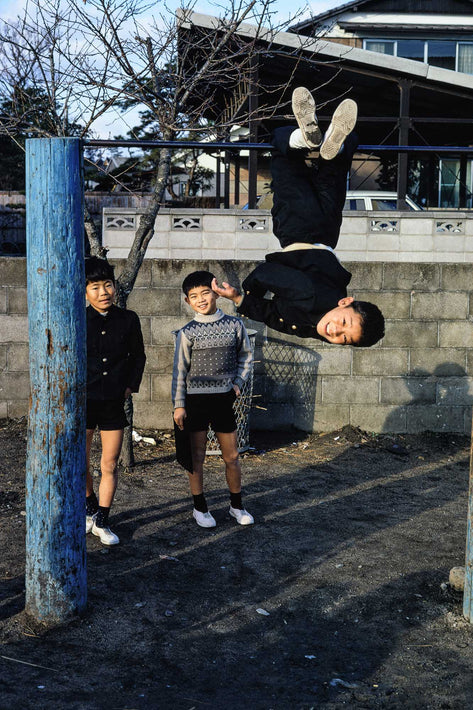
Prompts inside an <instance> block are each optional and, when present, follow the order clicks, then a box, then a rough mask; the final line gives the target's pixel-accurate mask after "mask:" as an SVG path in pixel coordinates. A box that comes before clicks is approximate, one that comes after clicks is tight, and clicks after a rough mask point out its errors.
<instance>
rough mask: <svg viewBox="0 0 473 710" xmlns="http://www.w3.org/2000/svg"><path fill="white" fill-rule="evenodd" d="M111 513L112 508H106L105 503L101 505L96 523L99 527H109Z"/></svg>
mask: <svg viewBox="0 0 473 710" xmlns="http://www.w3.org/2000/svg"><path fill="white" fill-rule="evenodd" d="M109 513H110V508H105V507H104V506H103V505H99V508H98V511H97V516H96V518H95V524H96V526H97V527H98V528H107V527H108V514H109Z"/></svg>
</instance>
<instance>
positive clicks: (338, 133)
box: [320, 99, 358, 160]
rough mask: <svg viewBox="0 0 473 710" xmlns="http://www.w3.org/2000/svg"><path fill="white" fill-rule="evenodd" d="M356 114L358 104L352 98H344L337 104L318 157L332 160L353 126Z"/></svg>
mask: <svg viewBox="0 0 473 710" xmlns="http://www.w3.org/2000/svg"><path fill="white" fill-rule="evenodd" d="M357 116H358V106H357V105H356V103H355V102H354V101H353V100H352V99H345V101H342V103H341V104H340V105H339V106H337V108H336V109H335V112H334V114H333V117H332V122H331V124H330V127H331V128H332V130H331V133H330V135H329V136H328V138H327V139H326V140H324V142H323V143H322V146H321V148H320V157H321V158H323V159H324V160H333V158H335V157H336V156H337V155H338V152H339V150H340V148H341V147H342V145H343V143H344V141H345V138H346V137H347V136H348V135H349V134H350V133H351V132H352V130H353V129H354V128H355V124H356V119H357Z"/></svg>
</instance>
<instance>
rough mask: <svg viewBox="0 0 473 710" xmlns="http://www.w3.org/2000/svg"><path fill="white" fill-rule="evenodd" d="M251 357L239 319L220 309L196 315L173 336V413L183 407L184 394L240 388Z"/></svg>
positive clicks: (243, 328)
mask: <svg viewBox="0 0 473 710" xmlns="http://www.w3.org/2000/svg"><path fill="white" fill-rule="evenodd" d="M252 360H253V353H252V350H251V345H250V340H249V338H248V333H247V332H246V328H245V326H244V325H243V323H242V322H241V320H240V319H239V318H235V317H234V316H228V315H226V314H225V313H223V311H221V310H220V308H217V311H216V312H215V313H213V314H212V315H202V314H200V313H197V314H196V315H195V317H194V319H193V320H191V321H190V323H188V324H187V325H185V326H184V327H183V328H181V330H179V331H178V333H177V338H176V351H175V354H174V367H173V373H172V401H173V404H174V409H176V408H177V407H185V406H186V394H203V393H207V394H217V393H220V392H228V391H229V390H231V388H232V386H233V385H237V386H238V387H240V388H241V387H242V385H243V382H244V381H245V380H246V379H247V377H248V375H249V373H250V367H251V362H252Z"/></svg>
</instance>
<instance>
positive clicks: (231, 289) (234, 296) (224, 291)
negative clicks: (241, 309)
mask: <svg viewBox="0 0 473 710" xmlns="http://www.w3.org/2000/svg"><path fill="white" fill-rule="evenodd" d="M211 286H212V291H215V293H218V295H219V296H223V297H224V298H229V299H230V301H233V303H234V304H235V305H236V306H238V305H240V303H241V299H242V296H241V293H240V292H239V291H238V289H236V288H235V286H231V285H230V284H229V283H227V282H226V281H222V285H221V286H219V285H218V282H217V279H215V278H214V279H213V280H212V284H211Z"/></svg>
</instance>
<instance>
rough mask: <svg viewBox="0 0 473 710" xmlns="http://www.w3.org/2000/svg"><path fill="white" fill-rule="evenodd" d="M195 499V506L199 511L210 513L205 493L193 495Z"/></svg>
mask: <svg viewBox="0 0 473 710" xmlns="http://www.w3.org/2000/svg"><path fill="white" fill-rule="evenodd" d="M192 497H193V499H194V508H195V509H196V510H198V511H199V513H208V511H209V509H208V507H207V501H206V500H205V496H204V494H203V493H199V494H198V495H196V496H192Z"/></svg>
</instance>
